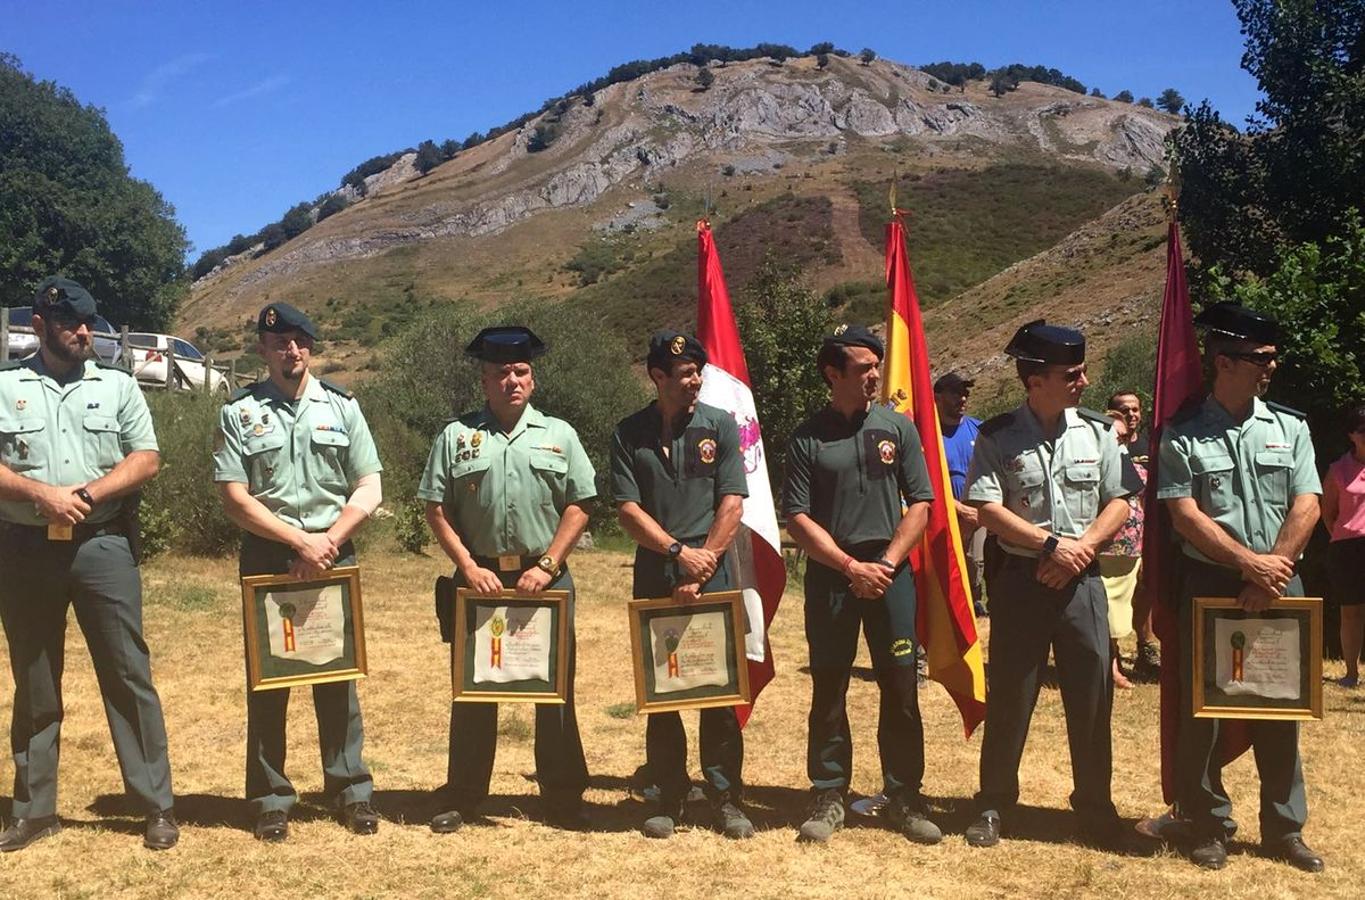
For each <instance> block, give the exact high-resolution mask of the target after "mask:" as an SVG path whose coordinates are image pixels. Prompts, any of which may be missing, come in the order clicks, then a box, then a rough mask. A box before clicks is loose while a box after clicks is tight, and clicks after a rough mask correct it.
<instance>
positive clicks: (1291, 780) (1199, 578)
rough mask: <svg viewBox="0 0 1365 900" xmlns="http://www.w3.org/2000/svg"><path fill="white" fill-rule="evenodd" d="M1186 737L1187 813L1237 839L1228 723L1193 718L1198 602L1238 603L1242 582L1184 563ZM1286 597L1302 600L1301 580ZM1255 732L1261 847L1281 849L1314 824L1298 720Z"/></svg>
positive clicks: (1182, 793) (1180, 747)
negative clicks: (1221, 744) (1223, 734)
mask: <svg viewBox="0 0 1365 900" xmlns="http://www.w3.org/2000/svg"><path fill="white" fill-rule="evenodd" d="M1179 565H1180V611H1179V616H1180V619H1179V626H1180V737H1179V739H1178V740H1177V741H1176V799H1177V802H1178V804H1179V806H1180V811H1181V813H1182V814H1183V815H1185V816H1186V817H1187V818H1189V819H1190V821H1191V823H1192V824H1193V827H1194V828H1195V829H1196V831H1197V832H1198V833H1199V834H1200V835H1201V836H1222V837H1227V838H1230V837H1232V835H1234V834H1235V833H1236V832H1237V823H1236V822H1235V821H1233V818H1232V801H1231V800H1230V799H1229V798H1228V793H1227V791H1226V790H1225V789H1224V788H1223V764H1222V762H1221V761H1220V758H1219V753H1218V735H1219V731H1220V730H1221V728H1222V720H1221V719H1196V718H1194V716H1193V715H1191V707H1192V703H1193V701H1194V689H1193V686H1192V684H1191V676H1192V673H1193V671H1194V670H1193V665H1194V657H1193V648H1192V646H1191V645H1192V637H1193V634H1192V632H1193V629H1194V614H1193V610H1192V608H1191V604H1190V598H1192V597H1235V596H1237V595H1238V594H1239V593H1241V591H1242V584H1243V582H1242V577H1241V575H1240V574H1239V573H1238V572H1236V571H1234V570H1232V569H1227V568H1224V567H1222V566H1215V565H1210V564H1208V563H1204V562H1200V561H1198V560H1194V559H1190V558H1188V557H1183V556H1182V557H1180V562H1179ZM1284 593H1285V596H1286V597H1302V596H1303V582H1302V581H1301V580H1300V579H1299V577H1298V576H1297V575H1295V576H1294V578H1293V579H1292V580H1291V581H1290V582H1289V585H1288V586H1287V587H1286V588H1285V592H1284ZM1245 724H1246V725H1247V727H1249V728H1250V730H1251V749H1252V753H1253V755H1254V756H1255V758H1256V772H1257V774H1258V775H1259V776H1260V778H1261V841H1262V843H1266V844H1274V843H1276V842H1278V841H1280V840H1283V839H1284V838H1288V837H1294V836H1296V835H1298V834H1300V833H1301V832H1302V831H1303V826H1304V823H1305V822H1307V821H1308V797H1307V795H1306V794H1305V792H1304V784H1303V761H1302V759H1301V758H1300V756H1299V723H1298V722H1264V721H1259V720H1251V721H1248V722H1247V723H1245Z"/></svg>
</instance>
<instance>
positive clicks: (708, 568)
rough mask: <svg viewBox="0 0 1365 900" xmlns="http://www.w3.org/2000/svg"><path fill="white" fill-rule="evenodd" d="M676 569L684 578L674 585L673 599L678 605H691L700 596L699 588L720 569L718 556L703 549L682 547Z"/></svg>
mask: <svg viewBox="0 0 1365 900" xmlns="http://www.w3.org/2000/svg"><path fill="white" fill-rule="evenodd" d="M678 568H679V569H681V570H682V574H683V575H684V576H685V577H684V578H683V579H682V580H681V581H679V583H678V584H676V585H674V587H673V599H674V601H676V602H678V603H691V602H692V601H694V600H696V599H697V598H698V597H700V596H701V586H702V585H704V584H706V582H708V581H710V580H711V577H712V576H713V575H715V574H716V569H718V568H720V555H719V554H718V553H716V552H714V551H712V550H707V549H706V548H705V547H683V548H682V552H681V553H679V554H678Z"/></svg>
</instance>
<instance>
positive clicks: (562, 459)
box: [417, 404, 597, 556]
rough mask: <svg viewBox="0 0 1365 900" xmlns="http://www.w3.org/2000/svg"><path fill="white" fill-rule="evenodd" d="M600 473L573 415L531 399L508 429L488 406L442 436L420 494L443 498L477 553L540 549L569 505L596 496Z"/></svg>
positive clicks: (464, 538) (520, 552)
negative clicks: (568, 418)
mask: <svg viewBox="0 0 1365 900" xmlns="http://www.w3.org/2000/svg"><path fill="white" fill-rule="evenodd" d="M595 478H596V473H595V472H594V471H593V468H592V463H591V462H589V461H588V455H587V454H586V453H584V452H583V445H582V444H581V443H579V440H578V433H577V432H576V431H574V430H573V427H572V426H571V425H569V423H568V422H565V421H564V420H563V419H556V418H554V417H553V416H547V415H545V414H544V413H542V412H541V411H540V410H538V409H536V408H535V407H533V406H531V405H529V404H528V405H527V407H526V410H525V412H523V413H522V414H521V418H520V419H519V420H518V421H517V424H516V426H515V427H514V428H513V429H512V431H511V433H510V434H504V433H503V431H502V429H501V427H500V426H499V425H498V420H497V419H495V418H494V417H493V413H492V412H491V411H490V410H489V409H488V407H484V408H483V409H481V410H478V411H477V412H471V413H466V414H465V415H463V416H460V417H459V418H458V419H456V420H454V421H453V422H451V423H450V424H449V425H447V426H446V427H445V431H442V432H441V433H440V435H438V436H437V438H436V443H434V444H433V445H432V447H431V455H430V456H429V457H427V467H426V471H424V472H423V473H422V483H421V485H420V486H419V487H418V488H417V496H419V497H421V498H422V499H423V500H430V501H434V502H438V503H441V504H443V505H444V507H445V513H446V518H447V519H448V520H449V521H450V524H451V525H452V526H453V527H454V529H455V533H456V534H458V535H459V536H460V540H461V541H463V542H464V545H465V547H467V548H468V549H469V552H470V553H472V554H474V555H475V556H502V555H504V554H513V553H515V554H517V555H519V556H539V555H540V554H542V553H544V552H545V550H546V548H548V547H549V546H550V541H552V540H553V539H554V535H555V531H556V529H558V528H559V520H560V517H561V516H562V515H563V513H564V508H565V507H566V506H568V505H569V504H571V503H582V502H583V501H585V500H591V499H592V498H593V497H596V496H597V486H596V485H595V484H594V479H595Z"/></svg>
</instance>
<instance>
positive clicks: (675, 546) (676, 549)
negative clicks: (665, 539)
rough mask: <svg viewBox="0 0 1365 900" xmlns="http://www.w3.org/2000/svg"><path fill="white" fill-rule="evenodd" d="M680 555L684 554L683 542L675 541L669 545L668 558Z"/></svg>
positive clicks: (675, 557)
mask: <svg viewBox="0 0 1365 900" xmlns="http://www.w3.org/2000/svg"><path fill="white" fill-rule="evenodd" d="M679 556H682V544H680V543H678V542H677V541H674V542H673V543H671V544H669V545H668V558H669V559H677V558H678V557H679Z"/></svg>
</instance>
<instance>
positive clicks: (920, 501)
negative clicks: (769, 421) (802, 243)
mask: <svg viewBox="0 0 1365 900" xmlns="http://www.w3.org/2000/svg"><path fill="white" fill-rule="evenodd" d="M884 355H885V349H884V347H883V346H882V342H881V340H880V339H879V338H878V337H877V336H876V335H874V334H872V333H871V332H870V331H868V330H867V329H866V328H863V327H861V326H858V325H853V326H845V325H840V326H839V327H838V328H836V329H835V331H834V334H832V335H829V336H828V337H826V338H825V340H824V342H823V344H822V345H821V347H820V352H819V353H818V355H817V356H816V359H815V364H816V367H817V368H818V369H819V371H820V374H821V376H822V377H823V378H824V379H825V382H826V383H827V384H828V385H829V392H830V400H829V405H828V406H826V407H825V408H824V409H822V410H820V411H819V412H817V413H816V414H815V415H813V416H811V417H810V418H809V419H807V420H806V421H805V422H803V423H802V424H801V426H800V427H799V428H797V429H796V432H795V433H794V434H793V435H792V437H791V441H790V443H789V444H788V447H787V474H786V481H785V483H784V485H783V491H782V511H783V513H784V514H785V515H786V517H787V530H788V531H789V532H790V533H791V536H792V539H793V540H795V541H796V543H797V545H798V546H799V547H800V548H801V549H802V550H804V551H805V552H806V555H807V557H808V560H807V564H806V576H805V592H806V640H807V642H808V643H809V645H810V673H811V688H812V694H811V707H810V719H809V728H810V731H809V737H808V740H807V745H806V747H807V749H806V768H807V772H808V774H809V775H810V780H811V783H812V786H813V788H814V795H815V796H814V802H813V804H812V808H811V813H810V817H809V818H808V819H807V821H806V822H805V824H803V825H802V826H801V831H800V835H799V836H798V840H801V841H813V842H817V843H822V842H824V841H828V840H829V839H830V837H831V836H832V835H833V834H834V832H835V831H837V830H838V829H839V828H842V827H843V823H844V803H845V801H846V799H847V794H848V788H849V783H850V781H851V779H852V775H853V739H852V735H851V733H850V732H849V727H848V713H847V710H846V706H845V698H846V697H847V694H848V683H849V678H850V675H851V674H852V670H853V661H854V658H855V657H856V656H857V653H858V630H859V628H860V627H861V628H862V631H863V634H864V635H865V636H866V639H867V648H868V650H869V652H870V653H871V655H872V669H873V671H874V672H875V673H876V676H877V687H878V689H879V690H880V692H881V708H880V713H879V716H878V720H877V746H878V750H879V751H880V754H881V763H882V783H883V790H884V793H885V794H886V796H887V800H888V803H887V807H886V812H885V815H886V817H887V819H888V821H889V822H890V823H891V824H892V826H893V827H895V828H896V829H897V830H898V831H900V832H901V833H902V834H903V835H904V836H905V837H906V838H908V839H909V840H912V841H915V842H916V843H922V844H934V843H938V841H940V840H942V838H943V834H942V832H941V831H940V830H939V828H938V826H937V825H935V824H934V823H933V822H931V821H930V820H929V818H928V816H927V815H926V812H925V807H924V800H923V798H922V797H921V795H920V788H921V784H922V782H923V780H924V723H923V721H922V720H921V718H920V711H919V692H918V691H919V688H918V676H917V672H916V667H915V644H916V641H917V635H916V632H915V614H916V606H917V604H916V597H915V575H914V572H913V571H912V570H911V568H910V565H909V563H908V562H907V559H908V557H909V555H910V549H911V548H912V547H914V546H915V545H916V544H918V543H919V540H920V537H921V536H922V535H923V534H924V528H925V525H926V524H927V523H928V520H929V503H930V501H932V500H933V498H934V492H933V488H932V487H931V485H930V483H929V473H928V470H927V468H926V467H925V463H924V449H923V446H922V445H921V443H920V436H919V432H918V431H917V430H916V429H915V425H914V423H913V422H912V421H910V419H909V418H907V417H905V416H903V415H900V414H899V413H897V412H895V411H893V410H891V409H890V408H888V407H886V406H883V405H881V404H879V403H877V402H875V401H876V397H877V389H878V385H879V384H880V382H881V372H880V366H881V361H882V358H883V356H884Z"/></svg>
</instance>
